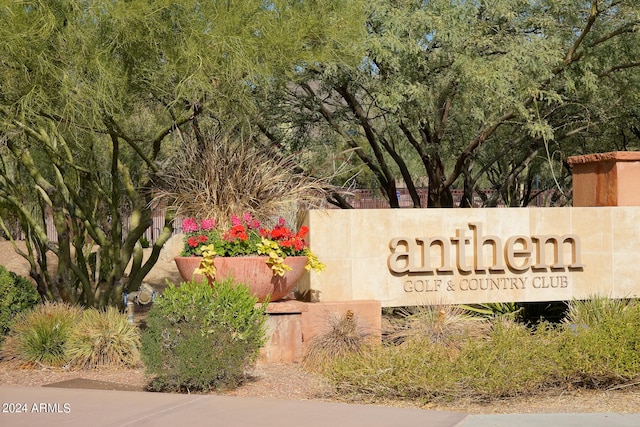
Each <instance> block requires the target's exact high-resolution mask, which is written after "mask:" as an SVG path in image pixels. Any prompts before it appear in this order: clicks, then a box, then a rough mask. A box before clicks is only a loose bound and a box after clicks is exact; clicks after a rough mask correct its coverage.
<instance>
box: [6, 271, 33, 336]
mask: <svg viewBox="0 0 640 427" xmlns="http://www.w3.org/2000/svg"><path fill="white" fill-rule="evenodd" d="M38 302H40V296H39V295H38V291H36V288H35V286H34V285H33V283H31V282H30V281H29V279H27V278H26V277H23V276H19V275H17V274H15V273H13V272H11V271H8V270H7V269H6V268H4V266H1V265H0V342H2V340H3V339H4V336H5V335H6V334H7V332H9V327H10V325H11V322H12V321H13V319H14V317H16V316H17V315H18V314H19V313H22V312H24V311H27V310H30V309H31V308H33V307H34V306H35V305H36V304H38Z"/></svg>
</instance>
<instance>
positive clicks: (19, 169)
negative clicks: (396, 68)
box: [0, 0, 362, 306]
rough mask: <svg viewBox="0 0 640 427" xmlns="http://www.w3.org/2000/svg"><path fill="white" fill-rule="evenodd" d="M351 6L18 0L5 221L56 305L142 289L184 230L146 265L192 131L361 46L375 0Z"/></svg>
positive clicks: (0, 96) (8, 18) (7, 63)
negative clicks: (161, 201)
mask: <svg viewBox="0 0 640 427" xmlns="http://www.w3.org/2000/svg"><path fill="white" fill-rule="evenodd" d="M342 3H343V2H340V1H323V2H316V1H269V2H265V1H260V0H243V1H229V0H226V1H205V2H202V1H193V0H183V1H179V2H178V1H169V0H159V1H153V2H149V1H146V0H132V1H110V0H81V1H64V0H40V1H21V2H15V1H11V0H2V1H1V2H0V39H1V40H3V42H2V43H1V44H0V81H1V82H2V84H1V85H0V137H1V139H2V142H3V145H2V164H1V165H0V206H1V209H2V210H1V211H0V212H1V214H0V215H1V216H0V220H1V221H0V225H2V227H3V229H4V231H5V234H6V235H7V237H11V234H12V233H11V231H12V228H13V227H12V222H13V221H15V222H17V224H18V227H19V228H21V229H22V230H23V231H24V233H25V234H26V242H27V251H26V252H21V254H22V255H23V256H24V257H25V258H26V259H27V260H28V261H29V263H30V265H31V271H30V275H31V276H32V277H33V278H34V279H35V280H36V282H37V284H38V290H39V292H40V294H41V295H42V296H43V298H46V299H51V300H65V301H70V302H77V303H81V304H84V305H87V306H104V305H107V304H109V303H113V302H116V303H117V302H119V301H121V295H122V292H123V291H125V290H127V289H128V290H130V291H131V290H135V289H137V287H138V286H139V284H140V283H141V280H142V279H143V278H144V276H145V275H146V273H147V272H148V271H149V270H150V268H151V266H152V265H153V264H154V263H155V261H156V260H157V257H158V255H159V252H160V249H161V247H162V245H163V243H164V242H165V241H166V239H167V238H168V237H169V236H170V234H171V223H170V220H171V217H170V216H169V217H168V218H167V223H166V225H165V229H164V230H163V231H162V233H161V235H160V236H158V238H157V239H156V241H155V244H154V246H153V252H152V255H151V258H149V260H147V261H146V262H145V263H143V262H142V257H141V253H140V250H139V248H138V247H137V246H136V243H137V242H138V240H139V239H140V237H141V236H142V235H143V233H144V231H145V230H146V229H147V227H148V226H149V225H150V215H151V208H150V202H151V200H152V197H153V194H152V189H153V182H154V177H155V176H156V174H157V173H158V170H159V167H160V165H161V162H162V160H163V159H165V158H166V157H167V156H168V155H169V154H170V153H171V152H172V151H173V150H176V149H179V138H177V137H176V135H177V134H179V133H180V132H189V131H193V130H194V129H196V130H197V125H198V122H197V120H198V117H200V116H203V115H205V114H206V115H207V116H208V117H217V118H218V119H219V120H221V119H224V118H227V117H234V116H241V115H246V114H249V113H251V112H252V108H251V107H252V95H253V91H254V88H255V87H257V86H265V85H269V84H273V83H274V82H275V81H276V80H277V79H279V78H282V77H284V76H287V75H292V74H294V73H296V72H298V70H299V69H300V67H304V66H305V64H308V63H316V62H318V61H323V60H333V59H335V57H336V55H337V54H336V51H338V50H339V51H340V52H341V55H344V58H347V57H348V56H349V55H353V54H354V52H351V53H349V51H350V47H349V46H347V45H346V41H350V40H353V39H354V38H356V37H357V34H358V33H359V32H361V31H362V30H361V26H359V25H351V24H350V22H351V20H352V19H356V20H358V16H359V13H360V12H359V10H360V3H359V2H347V4H342ZM358 22H360V21H358ZM49 216H51V217H52V218H53V222H54V226H55V229H56V235H57V236H56V239H52V238H51V237H50V236H48V235H47V231H46V225H45V219H46V218H47V217H49ZM48 254H49V255H50V254H55V255H56V256H57V259H58V265H57V268H56V269H55V270H53V271H51V269H50V268H49V265H48V261H47V255H48ZM129 263H132V267H131V271H130V273H129V274H125V270H126V267H127V265H128V264H129Z"/></svg>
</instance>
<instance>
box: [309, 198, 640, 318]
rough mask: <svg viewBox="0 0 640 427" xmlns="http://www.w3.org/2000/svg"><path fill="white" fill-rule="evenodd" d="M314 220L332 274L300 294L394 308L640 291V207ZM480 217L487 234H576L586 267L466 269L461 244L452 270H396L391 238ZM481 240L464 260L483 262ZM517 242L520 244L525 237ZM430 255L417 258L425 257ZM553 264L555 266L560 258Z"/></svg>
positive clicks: (315, 237)
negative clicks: (477, 253) (478, 250)
mask: <svg viewBox="0 0 640 427" xmlns="http://www.w3.org/2000/svg"><path fill="white" fill-rule="evenodd" d="M305 223H306V225H307V226H308V227H309V229H310V239H309V241H310V247H311V249H312V250H313V251H314V252H315V253H316V254H317V255H318V257H319V258H320V259H321V261H323V262H324V263H325V265H326V271H325V272H322V273H315V272H311V273H309V274H307V275H305V277H304V278H303V280H302V281H301V282H300V283H299V284H298V291H299V292H303V293H304V292H307V293H308V294H309V295H311V297H312V298H313V300H316V301H349V300H368V299H372V300H377V301H380V302H381V304H382V306H387V307H389V306H405V305H419V304H429V303H431V304H433V303H458V304H463V303H481V302H508V301H553V300H570V299H572V298H586V297H589V296H590V295H594V294H600V295H608V296H611V297H638V296H640V244H639V240H640V239H639V237H640V207H597V208H592V207H587V208H575V207H574V208H513V209H371V210H365V209H362V210H313V211H309V212H308V213H307V216H306V219H305ZM470 223H476V224H480V226H481V228H482V235H484V236H488V235H494V236H496V237H498V238H499V239H500V240H501V241H502V243H505V242H506V241H507V239H508V238H509V237H511V236H516V235H519V236H534V237H535V236H539V235H560V236H565V235H571V234H573V235H575V236H576V237H577V240H578V242H579V245H580V254H579V255H580V260H579V261H580V262H581V264H582V265H583V267H582V268H578V269H571V268H568V267H566V266H565V267H563V268H558V269H552V268H545V269H544V270H536V271H534V270H532V269H527V270H526V271H515V270H513V269H510V268H506V269H505V271H502V272H488V271H475V269H474V271H471V272H469V273H461V272H460V271H459V269H458V268H457V266H456V265H455V264H456V262H455V256H456V252H455V248H456V245H454V244H452V245H451V257H452V260H454V261H452V262H453V264H454V268H453V272H451V273H443V272H438V271H435V272H433V273H404V274H394V273H392V272H391V271H390V268H389V265H388V262H389V256H390V255H391V253H392V252H393V251H392V249H390V242H391V241H392V240H393V239H394V238H397V237H407V238H409V239H415V238H416V237H417V238H420V237H422V238H430V237H433V236H442V237H445V238H447V239H450V238H452V237H454V238H455V236H456V230H466V231H465V233H466V236H467V237H471V236H473V232H472V231H471V230H470V229H469V224H470ZM472 246H473V242H469V243H468V244H467V245H466V249H467V254H466V257H465V259H464V260H463V262H462V263H463V264H465V263H466V264H468V265H473V262H474V258H473V254H472V252H473V251H472ZM512 247H514V248H515V249H518V248H519V246H518V245H517V244H516V245H515V246H512ZM563 247H564V251H563V256H564V261H565V264H569V263H570V261H571V260H572V254H571V248H572V246H571V245H570V244H565V245H563ZM491 248H492V246H491V245H485V247H484V254H483V256H484V257H485V259H489V260H491V259H492V255H491V254H490V249H491ZM398 249H401V250H402V248H397V249H396V250H398ZM436 252H437V253H439V247H434V248H433V249H432V251H431V254H432V260H436V261H438V260H439V255H437V254H436ZM534 252H535V251H534ZM549 252H552V251H551V250H550V249H548V250H547V253H549ZM532 257H533V255H532ZM526 258H527V257H526V256H525V257H524V258H520V259H526ZM420 261H421V258H419V259H418V260H417V261H416V260H415V259H414V262H415V263H418V264H419V263H420ZM433 263H435V264H437V263H438V262H432V264H433ZM546 263H547V264H549V265H550V264H553V260H547V261H546ZM408 281H411V284H409V285H408ZM554 286H555V287H554ZM476 287H477V288H478V289H475V288H476ZM487 287H488V288H489V289H481V288H487ZM496 288H498V289H496ZM416 289H418V291H416Z"/></svg>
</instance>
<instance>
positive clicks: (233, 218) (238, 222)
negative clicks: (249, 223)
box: [231, 215, 242, 227]
mask: <svg viewBox="0 0 640 427" xmlns="http://www.w3.org/2000/svg"><path fill="white" fill-rule="evenodd" d="M231 225H232V226H234V227H235V226H238V225H242V221H241V220H240V218H238V217H237V216H235V215H231Z"/></svg>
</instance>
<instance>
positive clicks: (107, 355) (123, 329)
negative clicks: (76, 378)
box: [65, 307, 140, 368]
mask: <svg viewBox="0 0 640 427" xmlns="http://www.w3.org/2000/svg"><path fill="white" fill-rule="evenodd" d="M65 346H66V355H67V359H68V360H69V364H70V365H71V366H75V367H79V368H96V367H102V366H113V367H134V366H136V365H137V364H138V363H139V362H140V332H139V330H138V327H137V326H134V325H132V324H130V323H129V320H128V319H127V316H126V315H124V314H123V313H121V312H120V311H119V310H118V309H116V308H114V307H108V308H107V309H106V310H104V311H98V310H96V309H93V308H91V309H88V310H85V311H84V312H83V313H82V318H81V319H80V320H79V321H78V323H77V324H76V325H75V327H73V328H72V329H71V331H70V333H69V337H68V339H67V341H66V344H65Z"/></svg>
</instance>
